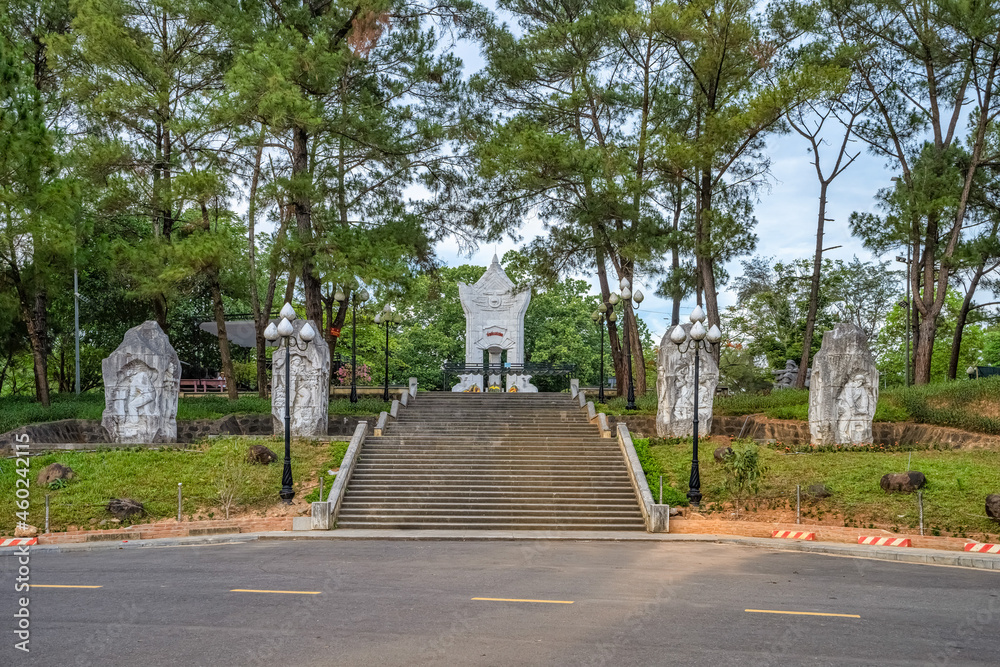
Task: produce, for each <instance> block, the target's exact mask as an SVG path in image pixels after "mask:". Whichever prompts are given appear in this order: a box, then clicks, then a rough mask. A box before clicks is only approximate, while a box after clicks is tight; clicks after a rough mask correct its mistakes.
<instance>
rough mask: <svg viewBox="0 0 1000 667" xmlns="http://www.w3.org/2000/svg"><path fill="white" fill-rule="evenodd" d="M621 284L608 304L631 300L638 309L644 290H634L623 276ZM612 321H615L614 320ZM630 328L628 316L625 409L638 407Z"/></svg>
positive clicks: (609, 298) (613, 304)
mask: <svg viewBox="0 0 1000 667" xmlns="http://www.w3.org/2000/svg"><path fill="white" fill-rule="evenodd" d="M619 285H620V286H621V288H622V293H621V295H620V296H619V295H618V294H617V293H614V294H612V295H611V296H610V297H608V304H610V306H611V307H612V308H613V307H614V306H615V304H617V303H618V302H619V301H624V302H625V303H629V302H631V303H632V308H633V309H634V310H638V309H639V304H640V303H642V300H643V298H644V297H643V296H642V292H640V291H639V290H636V291H635V292H633V291H632V285H631V283H629V281H628V278H622V279H621V282H620V283H619ZM622 308H623V311H622V312H624V306H622ZM609 319H610V318H609ZM611 321H612V322H613V321H614V320H611ZM628 330H629V326H628V319H627V318H626V320H625V335H624V343H625V359H626V361H627V362H628V402H627V403H626V404H625V409H626V410H635V409H636V407H635V381H634V380H633V379H632V346H631V345H630V344H629V335H628ZM643 372H644V373H645V372H646V369H643Z"/></svg>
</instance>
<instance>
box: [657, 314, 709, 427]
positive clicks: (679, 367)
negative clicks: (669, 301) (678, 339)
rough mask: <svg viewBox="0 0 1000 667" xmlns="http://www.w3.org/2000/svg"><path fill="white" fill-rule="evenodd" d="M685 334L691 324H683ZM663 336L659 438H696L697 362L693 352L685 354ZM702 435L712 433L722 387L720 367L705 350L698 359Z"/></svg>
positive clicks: (659, 356)
mask: <svg viewBox="0 0 1000 667" xmlns="http://www.w3.org/2000/svg"><path fill="white" fill-rule="evenodd" d="M681 326H683V327H684V330H685V331H690V330H691V324H690V323H688V324H683V325H681ZM670 331H671V330H668V331H667V333H665V334H663V339H662V340H661V341H660V351H659V353H658V354H657V357H656V400H657V406H656V434H657V435H658V436H660V437H661V438H670V437H678V436H687V435H692V434H693V432H694V423H693V422H694V362H695V351H694V349H693V348H691V349H688V351H687V352H684V353H682V352H681V351H680V348H678V347H677V345H675V344H674V342H673V341H671V340H670ZM698 384H699V390H698V433H699V434H702V435H708V433H710V432H711V430H712V401H713V400H714V399H715V387H716V385H718V384H719V367H718V365H716V363H715V358H714V357H713V356H712V355H711V354H709V353H707V352H705V351H704V350H703V351H702V352H701V353H699V355H698Z"/></svg>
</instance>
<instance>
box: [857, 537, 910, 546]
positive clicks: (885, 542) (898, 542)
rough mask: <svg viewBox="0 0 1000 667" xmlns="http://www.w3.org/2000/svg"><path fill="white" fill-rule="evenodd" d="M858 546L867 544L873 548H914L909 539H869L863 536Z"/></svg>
mask: <svg viewBox="0 0 1000 667" xmlns="http://www.w3.org/2000/svg"><path fill="white" fill-rule="evenodd" d="M858 544H867V545H870V546H873V547H912V546H913V544H912V542H910V538H908V537H868V536H865V535H861V536H859V537H858Z"/></svg>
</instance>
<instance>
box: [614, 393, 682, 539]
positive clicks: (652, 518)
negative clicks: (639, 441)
mask: <svg viewBox="0 0 1000 667" xmlns="http://www.w3.org/2000/svg"><path fill="white" fill-rule="evenodd" d="M602 414H603V413H602ZM618 446H619V447H621V450H622V455H623V456H624V457H625V467H626V468H628V476H629V479H631V480H632V488H633V489H635V495H636V497H637V498H638V499H639V509H640V510H642V518H643V519H644V520H645V522H646V532H649V533H669V532H670V506H669V505H660V504H658V503H654V502H653V494H652V493H651V492H650V490H649V484H647V483H646V474H645V473H644V472H643V471H642V464H641V463H639V455H638V454H636V452H635V445H634V444H633V443H632V436H631V435H630V434H629V432H628V427H627V426H625V425H624V424H619V425H618Z"/></svg>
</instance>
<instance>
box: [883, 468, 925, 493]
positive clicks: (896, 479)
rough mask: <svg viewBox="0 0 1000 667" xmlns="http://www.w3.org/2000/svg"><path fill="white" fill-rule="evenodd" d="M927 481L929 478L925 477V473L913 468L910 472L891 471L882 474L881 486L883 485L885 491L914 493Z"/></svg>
mask: <svg viewBox="0 0 1000 667" xmlns="http://www.w3.org/2000/svg"><path fill="white" fill-rule="evenodd" d="M926 483H927V478H926V477H924V473H922V472H916V471H913V470H911V471H910V472H891V473H889V474H888V475H882V481H880V482H879V486H881V487H882V490H883V491H887V492H889V493H893V492H897V493H913V492H914V491H916V490H917V489H919V488H920V487H922V486H923V485H924V484H926Z"/></svg>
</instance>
